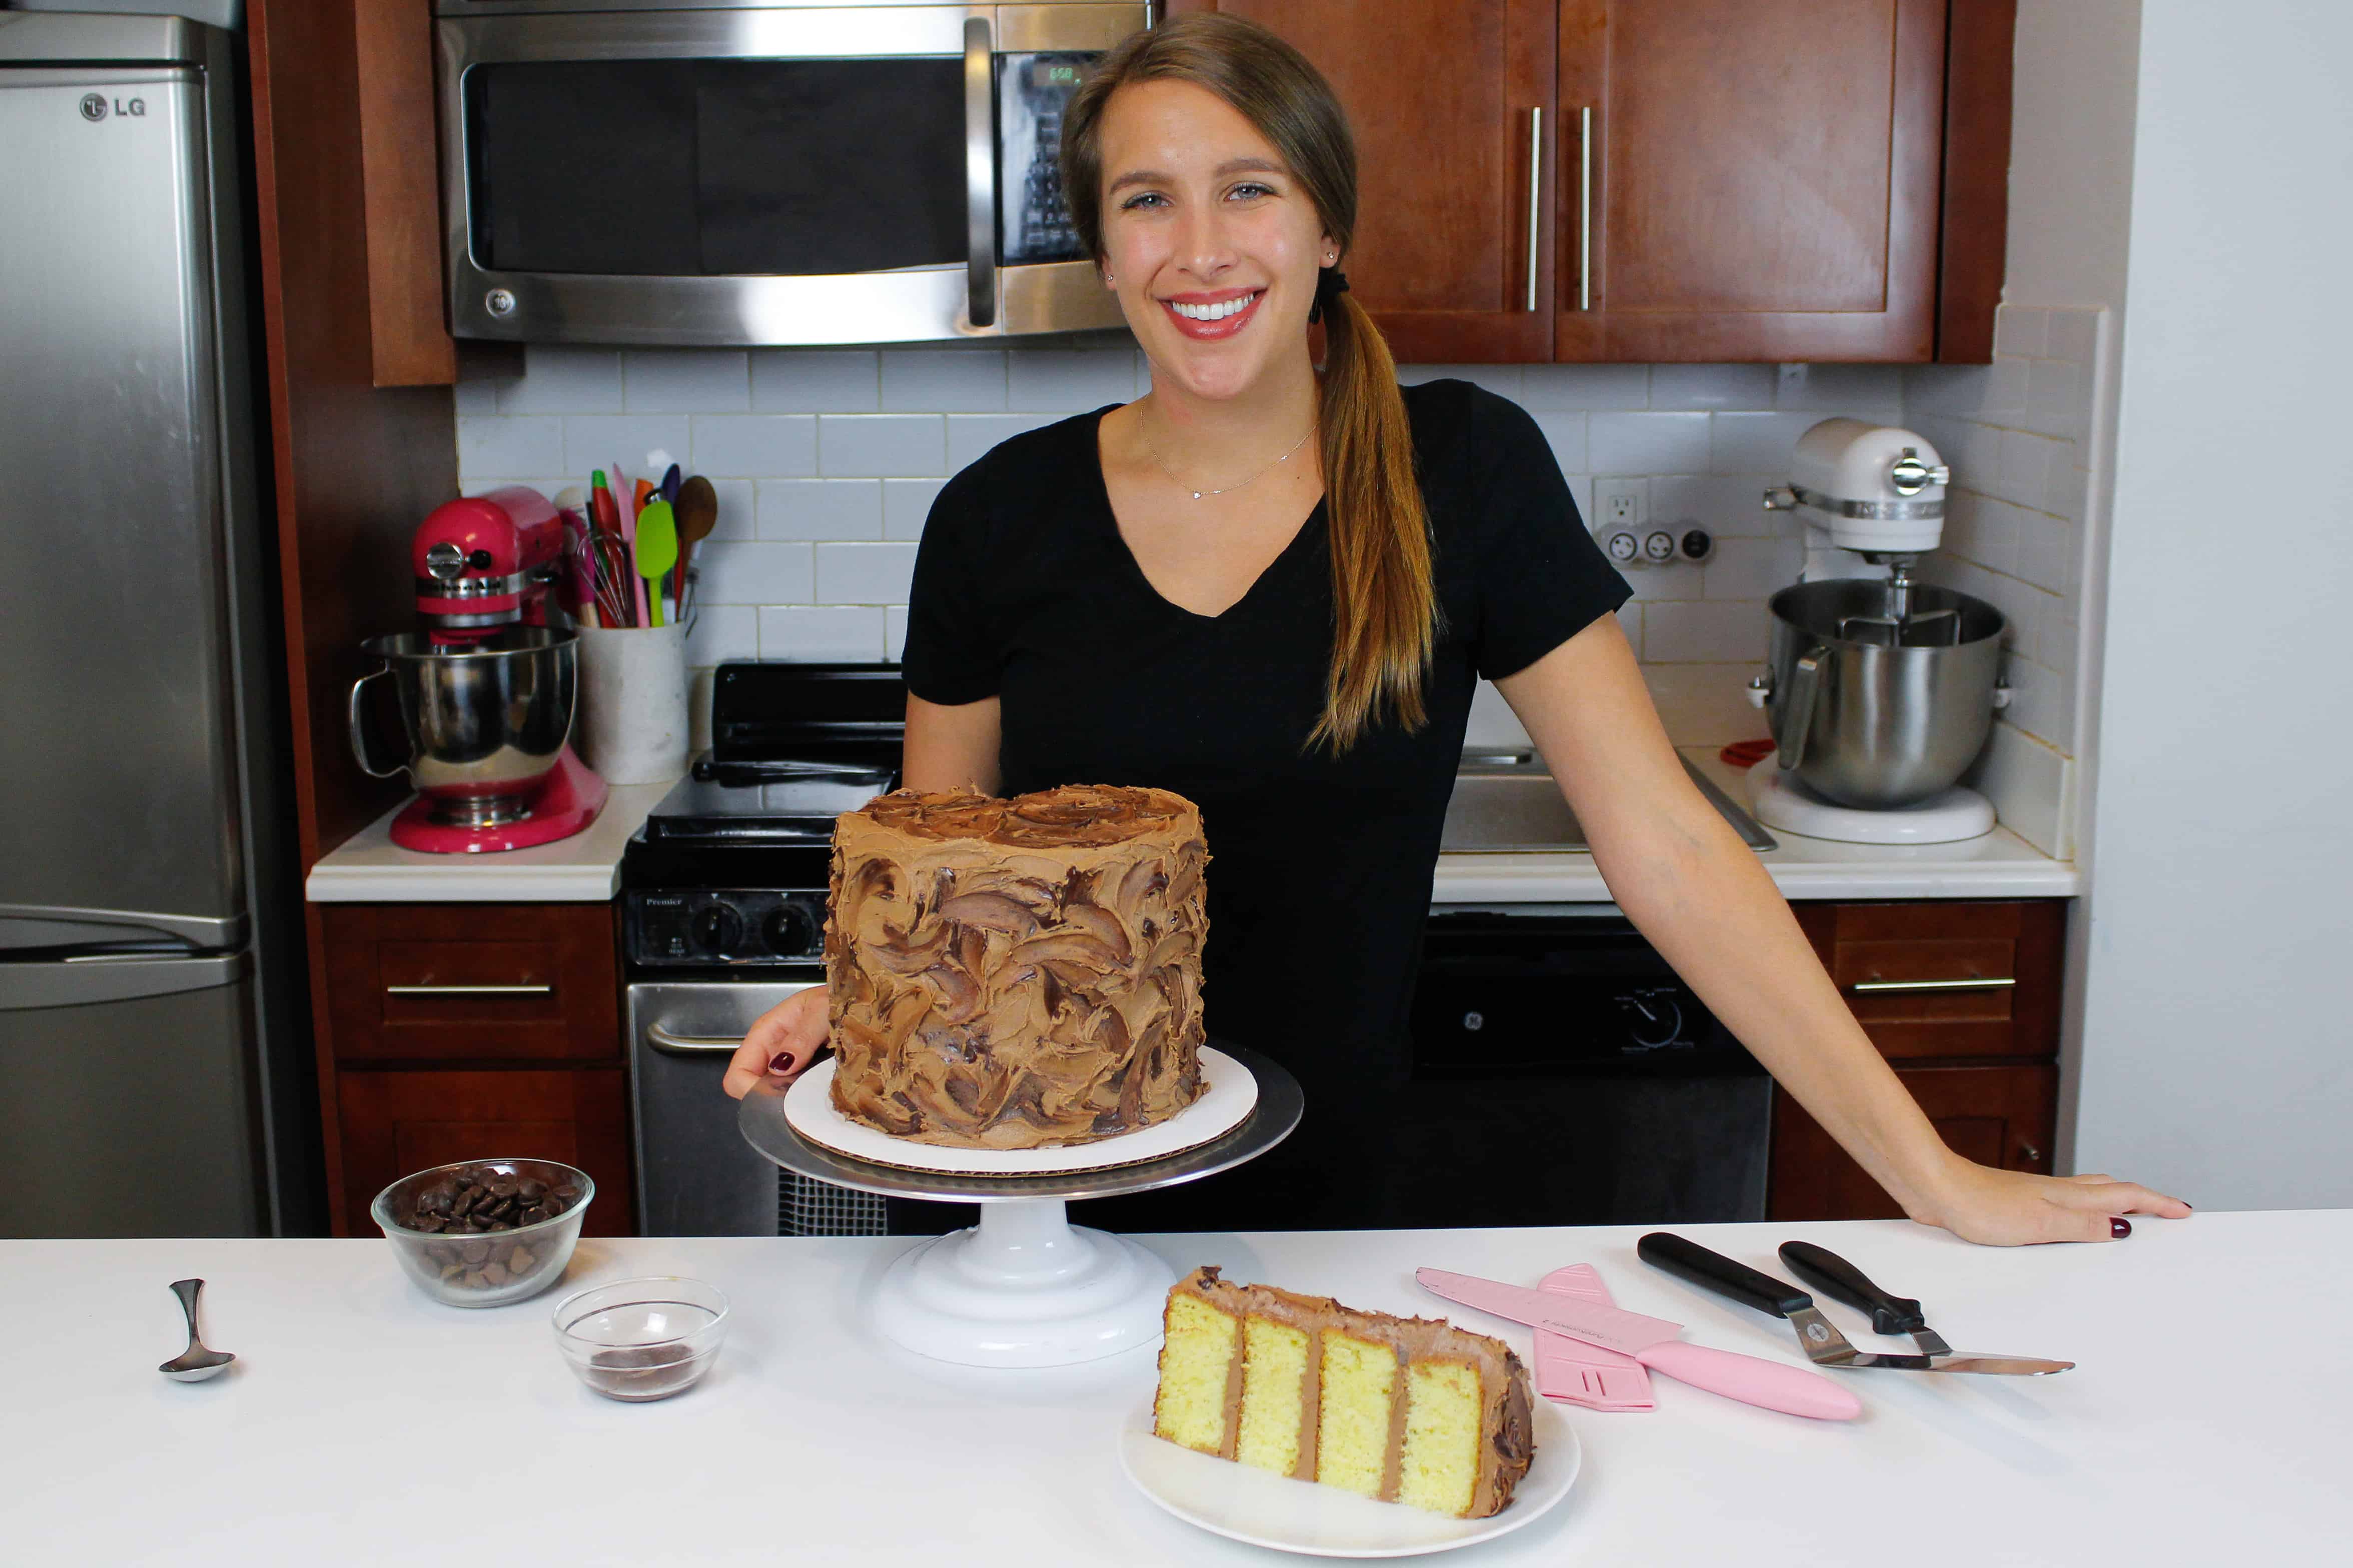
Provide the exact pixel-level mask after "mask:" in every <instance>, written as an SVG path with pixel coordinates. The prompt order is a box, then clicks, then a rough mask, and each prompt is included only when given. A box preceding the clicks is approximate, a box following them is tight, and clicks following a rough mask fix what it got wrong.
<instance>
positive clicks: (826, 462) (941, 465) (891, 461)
mask: <svg viewBox="0 0 2353 1568" xmlns="http://www.w3.org/2000/svg"><path fill="white" fill-rule="evenodd" d="M817 460H818V472H819V473H821V474H825V475H828V476H834V475H839V476H843V477H849V476H856V477H859V478H870V479H890V478H892V477H895V476H900V475H913V474H924V475H931V474H944V473H947V472H949V471H950V469H949V468H948V466H947V445H946V426H945V424H944V421H943V419H942V417H941V416H939V415H937V414H826V415H820V416H818V422H817Z"/></svg>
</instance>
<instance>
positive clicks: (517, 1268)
mask: <svg viewBox="0 0 2353 1568" xmlns="http://www.w3.org/2000/svg"><path fill="white" fill-rule="evenodd" d="M534 1261H536V1260H535V1259H534V1258H533V1257H532V1255H531V1248H530V1247H516V1248H515V1249H514V1250H513V1251H512V1252H510V1253H508V1254H507V1259H506V1262H507V1272H508V1273H510V1274H522V1273H524V1272H527V1271H528V1270H529V1269H530V1268H531V1266H532V1264H533V1262H534Z"/></svg>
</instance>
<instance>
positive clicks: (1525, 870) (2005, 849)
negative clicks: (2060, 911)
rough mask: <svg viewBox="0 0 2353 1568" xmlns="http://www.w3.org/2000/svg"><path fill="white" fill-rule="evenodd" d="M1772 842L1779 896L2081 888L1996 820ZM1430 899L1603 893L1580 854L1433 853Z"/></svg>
mask: <svg viewBox="0 0 2353 1568" xmlns="http://www.w3.org/2000/svg"><path fill="white" fill-rule="evenodd" d="M1682 751H1683V755H1684V756H1685V757H1686V758H1688V759H1690V761H1691V762H1692V763H1694V764H1695V765H1696V766H1697V767H1698V769H1699V771H1700V772H1701V773H1704V774H1705V775H1706V776H1707V778H1708V781H1709V782H1710V783H1712V784H1715V786H1716V787H1717V788H1719V789H1721V790H1723V791H1724V793H1725V795H1729V796H1731V797H1732V799H1733V800H1735V801H1736V802H1737V803H1739V804H1740V805H1742V806H1744V807H1746V805H1747V802H1748V795H1747V787H1746V777H1745V775H1744V773H1743V772H1742V770H1740V769H1738V768H1736V767H1733V766H1732V765H1731V764H1730V763H1725V762H1723V761H1722V760H1720V759H1719V758H1718V756H1717V755H1716V748H1715V747H1713V746H1685V747H1683V748H1682ZM1766 831H1767V832H1768V833H1770V834H1772V836H1773V837H1775V838H1776V839H1778V841H1779V843H1780V847H1779V848H1778V849H1768V850H1766V851H1764V852H1763V853H1762V854H1760V855H1758V856H1757V859H1758V861H1759V862H1760V863H1761V864H1762V865H1763V866H1764V868H1766V870H1767V871H1769V872H1770V873H1772V877H1773V880H1774V882H1775V884H1776V885H1777V886H1778V887H1779V888H1780V889H1781V892H1782V895H1783V896H1784V897H1785V898H1789V899H1799V900H1802V899H2071V898H2073V897H2074V896H2075V895H2076V894H2078V893H2080V892H2082V891H2083V881H2082V879H2081V878H2080V877H2079V876H2078V875H2077V874H2076V870H2075V868H2074V866H2073V865H2072V864H2071V863H2069V862H2067V861H2064V860H2053V859H2052V858H2051V857H2049V856H2048V855H2045V854H2043V853H2042V851H2041V850H2039V849H2037V848H2035V847H2034V846H2032V845H2031V844H2029V843H2028V842H2027V841H2026V840H2025V839H2023V838H2021V837H2019V836H2018V835H2017V834H2015V833H2012V832H2011V831H2010V829H2008V828H2006V827H2000V826H1997V827H1996V828H1995V829H1994V830H1993V831H1992V832H1991V833H1989V834H1987V835H1985V836H1984V837H1979V838H1968V839H1964V840H1962V841H1961V842H1960V843H1957V844H1840V843H1836V842H1834V841H1832V840H1831V839H1828V838H1807V837H1802V836H1801V835H1799V834H1795V833H1789V832H1785V831H1784V830H1782V829H1780V828H1778V827H1773V828H1767V830H1766ZM1430 899H1431V901H1432V902H1435V903H1440V904H1536V903H1563V904H1587V903H1607V902H1609V887H1608V885H1607V884H1605V883H1604V882H1603V881H1602V880H1601V873H1600V872H1599V870H1597V869H1596V868H1595V867H1594V864H1593V857H1592V856H1590V855H1523V854H1504V855H1440V857H1439V858H1438V872H1437V875H1436V876H1435V877H1433V878H1432V879H1431V888H1430Z"/></svg>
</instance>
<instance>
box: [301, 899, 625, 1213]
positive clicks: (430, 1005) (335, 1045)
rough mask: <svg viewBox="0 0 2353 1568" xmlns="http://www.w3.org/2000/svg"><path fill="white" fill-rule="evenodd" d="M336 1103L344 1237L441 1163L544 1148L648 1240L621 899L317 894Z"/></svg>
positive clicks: (322, 1055) (334, 1144) (329, 1116)
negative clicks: (347, 900) (641, 1214)
mask: <svg viewBox="0 0 2353 1568" xmlns="http://www.w3.org/2000/svg"><path fill="white" fill-rule="evenodd" d="M310 912H311V941H312V942H313V944H314V946H315V949H316V952H317V954H318V961H317V972H318V973H320V974H321V975H322V977H323V979H322V986H321V993H322V994H321V995H320V996H319V997H318V998H317V1001H318V1005H317V1007H316V1009H315V1016H317V1017H318V1019H319V1020H320V1025H321V1033H320V1039H319V1052H318V1057H319V1074H320V1080H321V1094H320V1099H321V1102H322V1106H323V1107H324V1108H325V1110H326V1117H325V1123H326V1124H325V1128H324V1131H325V1139H324V1142H325V1145H326V1152H327V1169H328V1190H329V1198H330V1213H331V1215H332V1218H333V1223H334V1225H335V1226H336V1233H337V1234H338V1235H354V1236H364V1235H367V1234H369V1233H370V1230H371V1228H372V1226H371V1223H370V1221H369V1219H368V1212H367V1209H368V1204H369V1201H370V1200H371V1199H373V1198H374V1197H375V1194H377V1193H378V1192H380V1191H382V1190H383V1189H384V1187H385V1184H387V1183H390V1182H392V1181H393V1180H395V1179H396V1178H397V1177H400V1176H403V1175H406V1174H407V1173H409V1172H412V1171H416V1170H420V1169H422V1168H424V1167H426V1166H427V1165H438V1164H445V1163H449V1162H451V1161H455V1160H467V1159H482V1158H488V1157H492V1156H497V1155H519V1154H531V1155H537V1156H540V1157H542V1158H544V1159H551V1160H562V1161H565V1163H570V1164H575V1165H577V1166H579V1167H580V1168H581V1169H582V1170H584V1171H586V1172H587V1173H588V1174H589V1175H590V1176H591V1177H592V1178H593V1179H594V1180H595V1181H596V1186H597V1195H596V1206H595V1208H594V1209H592V1210H591V1211H590V1215H589V1219H588V1224H587V1233H588V1234H589V1235H592V1236H632V1235H635V1234H636V1220H635V1213H634V1195H633V1194H634V1183H633V1182H632V1180H631V1176H630V1154H629V1112H628V1083H627V1079H626V1071H627V1069H626V1063H625V1052H624V1050H623V1047H622V1039H621V1017H620V990H619V985H620V980H619V965H618V957H617V950H616V932H615V921H614V915H613V907H612V906H611V905H610V904H556V903H533V904H471V903H468V904H313V905H311V910H310Z"/></svg>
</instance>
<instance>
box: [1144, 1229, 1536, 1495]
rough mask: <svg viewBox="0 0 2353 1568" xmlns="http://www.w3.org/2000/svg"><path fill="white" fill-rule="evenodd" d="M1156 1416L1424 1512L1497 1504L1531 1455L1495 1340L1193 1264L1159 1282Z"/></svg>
mask: <svg viewBox="0 0 2353 1568" xmlns="http://www.w3.org/2000/svg"><path fill="white" fill-rule="evenodd" d="M1164 1327H1165V1331H1166V1338H1165V1339H1164V1340H1163V1341H1162V1342H1161V1347H1160V1391H1159V1393H1158V1394H1156V1395H1155V1397H1154V1400H1153V1405H1152V1429H1153V1430H1154V1431H1155V1432H1156V1433H1158V1434H1159V1435H1160V1436H1163V1437H1166V1439H1168V1441H1170V1442H1172V1443H1181V1444H1183V1445H1184V1446H1185V1447H1188V1448H1198V1449H1199V1450H1200V1451H1201V1452H1202V1453H1204V1454H1215V1455H1217V1456H1218V1457H1219V1458H1226V1459H1233V1460H1236V1461H1238V1462H1240V1463H1241V1464H1245V1465H1255V1466H1257V1467H1258V1468H1261V1469H1265V1470H1272V1471H1274V1472H1275V1473H1276V1474H1277V1475H1284V1476H1292V1477H1295V1478H1297V1479H1300V1480H1305V1481H1322V1482H1323V1483H1324V1484H1325V1485H1326V1486H1335V1487H1340V1488H1343V1489H1345V1490H1348V1491H1352V1492H1357V1493H1360V1494H1361V1495H1363V1496H1365V1497H1369V1498H1377V1499H1379V1500H1382V1501H1384V1502H1402V1503H1409V1504H1411V1505H1412V1506H1413V1507H1415V1508H1421V1509H1428V1510H1430V1511H1431V1512H1433V1513H1446V1514H1453V1515H1456V1516H1457V1517H1460V1518H1464V1519H1484V1518H1485V1517H1487V1516H1488V1515H1489V1514H1492V1513H1500V1512H1501V1511H1503V1510H1504V1506H1505V1505H1506V1504H1508V1503H1509V1502H1510V1501H1511V1500H1512V1492H1513V1489H1514V1488H1516V1487H1517V1486H1518V1485H1519V1484H1520V1480H1521V1479H1522V1478H1523V1477H1525V1475H1526V1474H1527V1473H1528V1463H1529V1461H1530V1460H1531V1459H1533V1458H1535V1436H1534V1435H1533V1433H1532V1432H1531V1430H1530V1426H1529V1421H1530V1415H1529V1404H1528V1376H1527V1373H1526V1371H1525V1369H1523V1368H1522V1366H1521V1365H1520V1358H1519V1357H1517V1356H1515V1355H1514V1354H1513V1353H1512V1351H1511V1348H1510V1347H1509V1346H1508V1345H1505V1344H1504V1343H1503V1342H1501V1341H1500V1340H1491V1339H1489V1338H1488V1337H1487V1336H1486V1335H1484V1334H1474V1333H1472V1332H1470V1331H1467V1330H1463V1329H1458V1328H1456V1327H1455V1326H1454V1325H1453V1324H1451V1323H1449V1322H1444V1321H1439V1320H1435V1319H1430V1318H1393V1317H1390V1316H1389V1315H1388V1313H1386V1312H1358V1311H1353V1310H1350V1309H1348V1308H1346V1307H1343V1306H1342V1305H1340V1303H1339V1302H1337V1301H1334V1300H1328V1299H1326V1298H1324V1297H1320V1296H1299V1295H1294V1294H1293V1293H1292V1292H1291V1291H1289V1290H1278V1289H1275V1288H1274V1287H1273V1286H1271V1285H1230V1284H1228V1283H1227V1282H1226V1281H1225V1280H1223V1279H1219V1278H1218V1271H1217V1270H1216V1269H1215V1268H1197V1269H1195V1270H1194V1271H1193V1272H1192V1273H1191V1274H1189V1275H1187V1276H1186V1278H1184V1279H1180V1280H1178V1281H1177V1282H1176V1284H1175V1285H1173V1286H1171V1287H1170V1288H1169V1291H1168V1309H1167V1315H1166V1320H1165V1324H1164Z"/></svg>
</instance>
